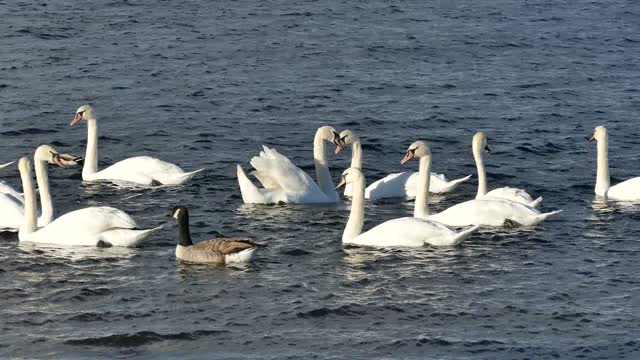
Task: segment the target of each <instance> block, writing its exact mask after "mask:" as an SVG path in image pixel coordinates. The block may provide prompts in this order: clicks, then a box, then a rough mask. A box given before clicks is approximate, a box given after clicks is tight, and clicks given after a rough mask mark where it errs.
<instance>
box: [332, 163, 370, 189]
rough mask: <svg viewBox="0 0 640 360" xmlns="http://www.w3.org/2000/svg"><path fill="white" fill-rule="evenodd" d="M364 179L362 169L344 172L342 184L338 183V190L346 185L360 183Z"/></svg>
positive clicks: (352, 168)
mask: <svg viewBox="0 0 640 360" xmlns="http://www.w3.org/2000/svg"><path fill="white" fill-rule="evenodd" d="M363 178H364V175H362V171H360V169H358V168H354V167H350V168H348V169H347V170H345V171H343V172H342V175H340V182H339V183H338V185H336V189H339V188H341V187H342V186H344V185H346V184H351V183H354V182H356V181H359V180H361V179H363Z"/></svg>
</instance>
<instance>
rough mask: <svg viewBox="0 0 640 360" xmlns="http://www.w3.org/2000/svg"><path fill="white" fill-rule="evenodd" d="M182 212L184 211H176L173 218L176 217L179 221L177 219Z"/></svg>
mask: <svg viewBox="0 0 640 360" xmlns="http://www.w3.org/2000/svg"><path fill="white" fill-rule="evenodd" d="M181 211H182V209H178V210H176V211H175V212H174V213H173V217H174V218H175V219H177V218H178V215H180V212H181Z"/></svg>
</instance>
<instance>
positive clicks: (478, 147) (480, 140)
mask: <svg viewBox="0 0 640 360" xmlns="http://www.w3.org/2000/svg"><path fill="white" fill-rule="evenodd" d="M482 150H485V151H486V152H488V153H491V148H490V147H489V144H488V143H487V136H486V135H485V134H484V133H483V132H482V131H478V132H476V133H475V134H473V151H474V152H478V153H480V152H482Z"/></svg>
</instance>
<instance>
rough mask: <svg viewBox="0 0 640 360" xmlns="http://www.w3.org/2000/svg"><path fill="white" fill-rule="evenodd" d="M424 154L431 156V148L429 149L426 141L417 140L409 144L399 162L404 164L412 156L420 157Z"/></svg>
mask: <svg viewBox="0 0 640 360" xmlns="http://www.w3.org/2000/svg"><path fill="white" fill-rule="evenodd" d="M425 156H431V149H429V145H427V143H426V142H424V141H420V140H419V141H416V142H414V143H413V144H411V145H409V148H408V149H407V153H406V154H404V157H403V158H402V160H401V161H400V164H404V163H406V162H407V161H409V160H411V159H413V158H417V159H420V158H421V157H425Z"/></svg>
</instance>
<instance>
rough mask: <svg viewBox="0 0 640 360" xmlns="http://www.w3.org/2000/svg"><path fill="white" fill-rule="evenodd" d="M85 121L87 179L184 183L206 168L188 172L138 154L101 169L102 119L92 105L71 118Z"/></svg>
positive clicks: (83, 178) (83, 173)
mask: <svg viewBox="0 0 640 360" xmlns="http://www.w3.org/2000/svg"><path fill="white" fill-rule="evenodd" d="M81 120H85V121H86V122H87V129H88V138H87V153H86V155H85V161H84V167H83V169H82V180H84V181H99V180H108V181H124V182H129V183H134V184H140V185H180V184H184V183H185V182H187V181H189V180H190V179H191V178H192V177H193V176H195V175H196V174H197V173H199V172H201V171H203V170H204V169H199V170H196V171H192V172H184V171H183V170H182V169H181V168H180V167H178V166H177V165H174V164H171V163H168V162H166V161H162V160H159V159H156V158H153V157H150V156H136V157H132V158H129V159H125V160H122V161H119V162H117V163H115V164H113V165H111V166H109V167H108V168H106V169H103V170H101V171H98V122H97V120H96V118H95V116H94V114H93V108H92V107H91V106H89V105H83V106H81V107H80V108H79V109H78V111H77V112H76V116H75V117H74V118H73V121H71V126H74V125H75V124H77V123H78V122H80V121H81Z"/></svg>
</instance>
